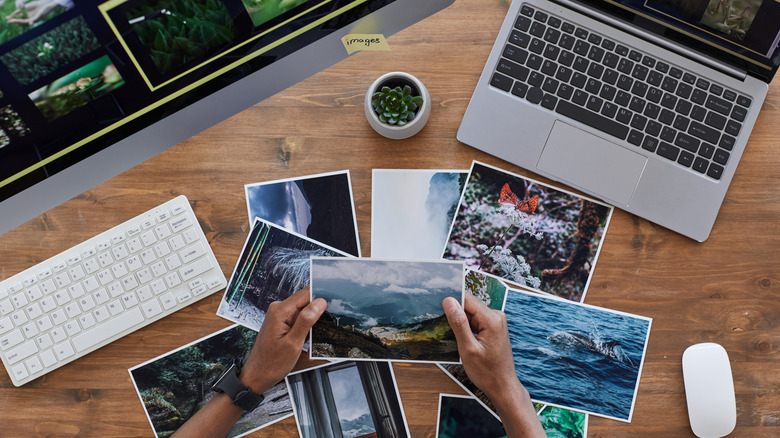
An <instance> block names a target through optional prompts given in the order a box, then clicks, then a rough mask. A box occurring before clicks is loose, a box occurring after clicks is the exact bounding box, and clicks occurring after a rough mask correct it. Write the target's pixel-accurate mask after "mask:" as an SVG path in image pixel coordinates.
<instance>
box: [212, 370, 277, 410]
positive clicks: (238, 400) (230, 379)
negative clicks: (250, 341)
mask: <svg viewBox="0 0 780 438" xmlns="http://www.w3.org/2000/svg"><path fill="white" fill-rule="evenodd" d="M240 371H241V370H240V369H239V368H238V365H236V364H233V365H231V366H230V368H228V370H227V371H225V374H223V375H222V377H220V378H219V379H217V382H216V383H214V386H212V387H211V389H213V390H214V391H217V392H224V393H225V394H227V396H228V397H230V400H231V401H232V402H233V404H234V405H236V406H238V407H239V408H241V409H243V410H245V411H247V412H251V411H254V410H255V408H257V406H259V405H260V403H262V402H263V399H264V398H265V397H263V395H262V394H255V393H254V392H252V390H251V389H249V387H247V386H246V385H244V383H243V382H241V380H239V379H238V373H239V372H240Z"/></svg>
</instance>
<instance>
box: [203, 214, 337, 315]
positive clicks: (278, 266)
mask: <svg viewBox="0 0 780 438" xmlns="http://www.w3.org/2000/svg"><path fill="white" fill-rule="evenodd" d="M312 256H320V257H346V256H348V254H346V253H343V252H341V251H339V250H337V249H334V248H330V247H327V246H325V245H322V244H319V243H317V242H315V241H313V240H311V239H308V238H306V237H304V236H301V235H298V234H296V233H293V232H291V231H288V230H285V229H283V228H281V227H279V226H277V225H275V224H271V223H270V222H266V221H263V220H261V219H256V220H255V223H254V226H253V227H252V231H251V232H250V233H249V236H248V237H247V240H246V243H245V244H244V249H243V250H242V251H241V255H240V256H239V258H238V263H237V264H236V267H235V269H234V270H233V275H232V276H231V277H230V281H229V282H228V285H227V288H226V289H225V294H224V295H223V297H222V301H221V302H220V305H219V308H218V309H217V315H219V316H221V317H223V318H225V319H228V320H230V321H233V322H237V323H239V324H243V325H245V326H247V327H250V328H252V329H255V330H260V327H261V326H262V325H263V321H265V313H266V312H267V311H268V306H269V305H270V304H271V303H272V302H274V301H282V300H284V299H285V298H287V297H289V296H290V295H292V294H293V293H295V292H297V291H298V290H300V289H302V288H304V287H306V286H307V285H308V284H309V258H310V257H312Z"/></svg>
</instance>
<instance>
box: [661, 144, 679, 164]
mask: <svg viewBox="0 0 780 438" xmlns="http://www.w3.org/2000/svg"><path fill="white" fill-rule="evenodd" d="M679 153H680V149H679V148H676V147H674V146H672V145H670V144H669V143H666V142H661V144H659V145H658V152H657V154H658V155H660V156H662V157H664V158H666V159H668V160H672V161H675V160H677V156H678V154H679Z"/></svg>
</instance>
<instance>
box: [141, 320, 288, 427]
mask: <svg viewBox="0 0 780 438" xmlns="http://www.w3.org/2000/svg"><path fill="white" fill-rule="evenodd" d="M256 337H257V332H256V331H253V330H250V329H248V328H245V327H242V326H239V325H235V326H232V327H228V328H226V329H224V330H220V331H218V332H216V333H214V334H211V335H209V336H206V337H204V338H201V339H199V340H197V341H195V342H193V343H191V344H188V345H185V346H184V347H181V348H179V349H176V350H174V351H171V352H169V353H166V354H164V355H162V356H159V357H157V358H155V359H152V360H150V361H148V362H146V363H143V364H141V365H138V366H137V367H134V368H131V369H130V370H129V372H130V377H131V379H132V381H133V385H135V389H136V391H137V393H138V396H139V398H140V399H141V403H142V404H143V406H144V410H145V411H146V415H147V417H148V418H149V423H150V424H151V425H152V429H153V430H154V434H155V436H157V437H167V436H170V435H172V434H173V433H174V432H175V431H176V430H177V429H178V428H179V427H181V426H182V425H183V424H184V423H185V422H186V421H187V420H188V419H189V418H190V417H192V416H193V415H195V413H196V412H198V410H200V409H201V408H202V407H203V406H204V405H205V404H206V403H207V402H208V401H209V400H210V399H211V398H212V397H213V396H214V394H215V392H214V391H212V390H211V387H212V386H213V385H214V383H215V382H216V381H217V379H218V378H219V377H221V376H222V374H224V373H225V371H227V369H228V368H230V366H231V365H232V364H234V363H236V364H239V366H240V364H243V363H244V361H245V360H246V358H247V357H249V352H250V351H251V350H252V346H253V345H254V343H255V338H256ZM263 396H264V397H265V400H263V402H262V403H260V406H258V408H257V409H255V410H254V411H252V412H250V413H246V414H244V415H242V416H241V418H240V419H239V420H238V421H237V422H236V424H235V425H234V426H233V428H232V429H230V432H229V433H228V435H227V436H228V437H229V438H235V437H239V436H243V435H246V434H248V433H249V432H252V431H255V430H258V429H261V428H263V427H265V426H268V425H269V424H272V423H275V422H277V421H279V420H282V419H284V418H287V417H289V416H291V415H293V412H292V402H291V400H290V396H289V394H288V392H287V386H286V385H285V382H284V381H280V382H279V383H278V384H276V385H274V386H273V387H272V388H271V389H269V390H268V391H266V392H264V393H263Z"/></svg>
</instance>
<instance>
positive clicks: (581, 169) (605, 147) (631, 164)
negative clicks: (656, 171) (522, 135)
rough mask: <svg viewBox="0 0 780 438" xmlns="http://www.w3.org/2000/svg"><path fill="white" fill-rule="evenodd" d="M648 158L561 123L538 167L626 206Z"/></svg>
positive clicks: (546, 145)
mask: <svg viewBox="0 0 780 438" xmlns="http://www.w3.org/2000/svg"><path fill="white" fill-rule="evenodd" d="M645 163H647V158H645V157H644V156H642V155H640V154H638V153H636V152H633V151H631V150H628V149H626V148H624V147H622V146H619V145H617V144H615V143H612V142H610V141H607V140H604V139H603V138H601V137H597V136H595V135H593V134H591V133H589V132H587V131H583V130H582V129H579V128H575V127H574V126H571V125H568V124H566V123H564V122H562V121H560V120H557V121H556V122H555V124H554V125H553V129H552V132H551V133H550V136H549V137H548V139H547V143H546V144H545V145H544V151H542V156H541V157H540V158H539V163H538V164H537V167H538V168H539V169H540V170H542V171H544V172H547V173H549V174H551V175H553V176H555V177H556V178H558V179H560V180H562V181H564V182H568V183H571V184H573V185H575V186H578V187H581V188H583V189H586V190H588V191H590V192H592V193H596V194H598V195H599V196H600V197H604V198H606V199H607V200H610V201H614V202H617V203H619V204H623V205H628V203H629V202H630V201H631V197H632V196H633V194H634V189H636V186H637V183H638V182H639V177H640V176H642V171H643V170H644V168H645Z"/></svg>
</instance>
